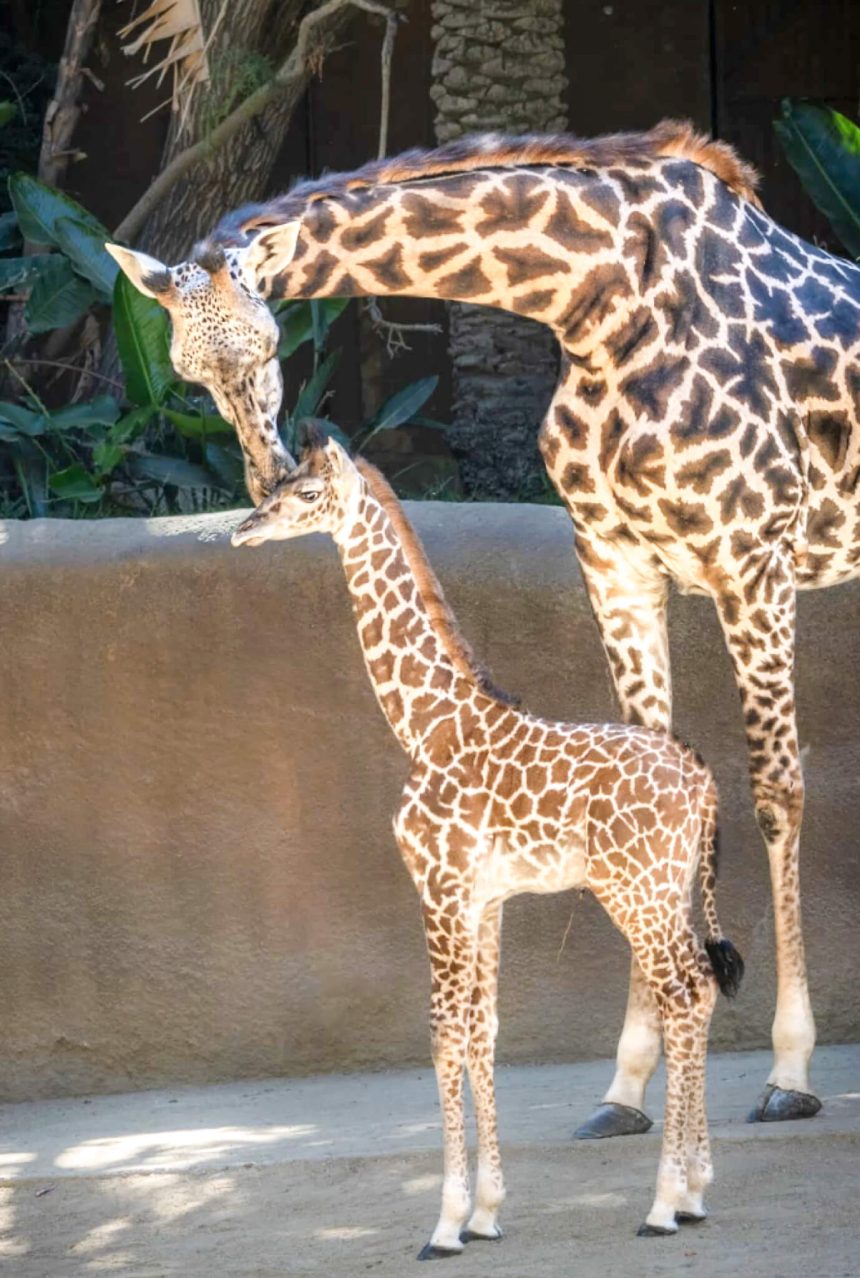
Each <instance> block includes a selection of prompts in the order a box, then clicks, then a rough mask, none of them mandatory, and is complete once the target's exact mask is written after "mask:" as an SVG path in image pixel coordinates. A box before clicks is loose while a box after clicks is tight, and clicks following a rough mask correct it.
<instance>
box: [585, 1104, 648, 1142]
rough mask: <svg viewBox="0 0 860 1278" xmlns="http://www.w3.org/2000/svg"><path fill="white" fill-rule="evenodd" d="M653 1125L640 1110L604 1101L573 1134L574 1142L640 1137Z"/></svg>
mask: <svg viewBox="0 0 860 1278" xmlns="http://www.w3.org/2000/svg"><path fill="white" fill-rule="evenodd" d="M653 1126H654V1124H653V1122H652V1120H651V1119H650V1118H649V1117H648V1115H647V1114H643V1113H642V1110H641V1109H634V1108H633V1106H632V1105H616V1103H615V1102H614V1101H604V1102H603V1104H602V1105H598V1106H597V1109H596V1110H595V1111H594V1113H593V1114H592V1115H591V1118H589V1119H586V1121H585V1122H584V1123H583V1124H582V1126H581V1127H577V1129H576V1131H575V1132H574V1133H573V1139H574V1140H604V1139H605V1138H606V1137H607V1136H640V1135H641V1134H642V1133H643V1132H647V1131H648V1130H649V1129H650V1128H651V1127H653Z"/></svg>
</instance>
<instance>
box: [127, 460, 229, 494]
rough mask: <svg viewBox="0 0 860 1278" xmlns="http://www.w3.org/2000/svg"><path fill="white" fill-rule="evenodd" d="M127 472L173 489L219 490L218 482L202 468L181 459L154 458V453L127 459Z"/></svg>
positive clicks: (219, 484) (220, 485)
mask: <svg viewBox="0 0 860 1278" xmlns="http://www.w3.org/2000/svg"><path fill="white" fill-rule="evenodd" d="M128 468H129V470H130V471H131V472H132V473H133V474H135V475H138V476H141V477H143V478H144V479H157V480H158V482H159V483H161V484H172V485H173V487H174V488H221V487H222V484H221V482H220V480H218V479H217V477H215V476H214V475H211V474H210V473H209V471H208V470H205V469H204V467H203V466H197V465H195V464H194V463H193V462H189V461H185V459H184V458H183V457H164V456H161V455H159V456H156V455H155V454H154V453H135V454H134V455H133V456H131V457H129V459H128Z"/></svg>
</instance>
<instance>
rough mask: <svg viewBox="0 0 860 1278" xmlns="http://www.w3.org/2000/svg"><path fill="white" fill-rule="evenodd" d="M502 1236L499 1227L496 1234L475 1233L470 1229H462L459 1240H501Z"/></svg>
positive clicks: (467, 1241) (468, 1241)
mask: <svg viewBox="0 0 860 1278" xmlns="http://www.w3.org/2000/svg"><path fill="white" fill-rule="evenodd" d="M504 1236H505V1235H504V1234H503V1233H502V1231H501V1229H500V1230H499V1232H498V1233H497V1234H476V1233H475V1232H474V1230H472V1229H464V1230H463V1232H462V1234H461V1235H460V1242H461V1243H470V1242H501V1241H502V1239H503V1238H504Z"/></svg>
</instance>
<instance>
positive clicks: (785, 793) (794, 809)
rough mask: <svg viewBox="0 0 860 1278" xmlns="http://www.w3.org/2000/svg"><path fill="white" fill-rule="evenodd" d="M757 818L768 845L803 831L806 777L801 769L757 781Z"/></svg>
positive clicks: (755, 788) (755, 789)
mask: <svg viewBox="0 0 860 1278" xmlns="http://www.w3.org/2000/svg"><path fill="white" fill-rule="evenodd" d="M753 788H754V792H755V819H756V823H757V824H758V827H759V829H760V830H761V832H762V835H763V836H764V838H765V840H766V842H768V843H773V842H775V841H776V840H777V839H780V838H784V837H785V836H786V835H790V834H793V833H796V832H797V831H798V830H799V829H800V823H801V820H802V818H803V774H802V773H801V771H800V768H797V769H796V770H794V769H792V770H790V771H789V770H786V771H785V772H783V773H782V774H781V775H779V776H771V777H768V778H767V779H766V780H761V779H757V780H756V781H755V782H754V784H753Z"/></svg>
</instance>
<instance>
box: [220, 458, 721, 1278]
mask: <svg viewBox="0 0 860 1278" xmlns="http://www.w3.org/2000/svg"><path fill="white" fill-rule="evenodd" d="M311 532H327V533H329V534H330V535H331V536H332V538H333V539H334V542H335V544H336V546H337V548H338V552H339V554H340V559H341V564H342V566H343V570H344V574H345V576H346V581H347V586H348V589H349V593H350V596H351V600H352V607H353V614H354V616H355V619H356V625H357V629H358V638H359V642H360V644H361V647H362V652H363V655H364V660H365V665H366V667H367V672H368V675H369V677H370V680H371V683H372V684H373V687H374V691H375V692H376V695H377V699H378V701H379V704H380V706H381V707H382V709H383V711H384V713H385V715H386V718H387V719H388V722H389V724H390V726H391V728H392V730H393V732H394V734H395V736H396V737H397V739H398V741H399V742H400V744H401V746H402V747H403V749H404V750H405V752H406V754H407V755H408V757H409V761H410V771H409V777H408V780H407V782H406V786H405V788H404V791H403V797H402V801H401V804H400V807H399V809H398V812H397V814H396V816H395V818H394V833H395V837H396V839H397V843H398V847H399V849H400V853H401V855H402V857H403V861H404V863H405V865H406V867H407V869H408V870H409V873H410V874H411V876H412V879H413V882H414V883H415V887H416V889H417V891H418V894H419V897H420V900H421V912H422V917H423V920H424V929H425V935H426V939H427V948H428V952H429V955H430V964H431V973H432V982H431V1015H430V1020H431V1029H432V1042H433V1060H434V1065H435V1067H436V1075H437V1081H438V1085H439V1095H440V1100H441V1106H442V1122H443V1132H444V1152H445V1160H444V1166H445V1173H444V1182H443V1188H442V1211H441V1214H440V1217H439V1221H438V1223H437V1225H436V1228H435V1230H434V1231H433V1235H432V1237H431V1239H430V1242H429V1243H428V1244H427V1246H426V1247H425V1248H424V1249H423V1250H422V1252H421V1254H420V1257H419V1259H422V1260H429V1259H436V1258H437V1257H442V1256H450V1255H452V1254H455V1253H457V1252H460V1251H462V1249H463V1243H464V1242H466V1241H469V1240H471V1239H476V1238H498V1237H500V1231H499V1226H498V1221H497V1219H496V1217H497V1214H498V1210H499V1207H500V1205H501V1202H502V1199H503V1197H504V1184H503V1180H502V1168H501V1158H500V1155H499V1146H498V1138H497V1134H496V1110H495V1099H494V1091H493V1057H494V1049H495V1038H496V1029H497V1025H498V1017H497V1009H496V986H497V978H498V966H499V948H500V929H501V917H502V906H503V904H504V902H505V901H506V900H508V899H509V898H510V897H512V896H516V895H517V894H519V893H521V892H560V891H564V890H565V889H567V888H572V887H577V888H580V889H587V890H589V891H590V892H591V893H592V894H593V895H594V896H595V897H596V898H597V900H598V901H600V903H601V904H602V905H603V907H604V908H605V909H606V911H607V913H608V914H609V916H610V918H611V919H612V921H613V923H615V925H616V927H618V928H619V929H620V930H621V932H622V933H623V934H624V935H625V936H626V938H627V940H628V941H629V943H630V946H631V948H632V951H633V956H634V962H635V963H636V964H637V966H638V968H639V970H640V971H641V973H642V977H643V980H645V981H646V982H647V984H648V988H649V989H650V990H651V992H652V994H653V997H654V999H655V1004H656V1006H657V1008H658V1011H659V1015H660V1018H661V1020H662V1024H663V1030H664V1035H665V1042H666V1069H667V1099H666V1116H665V1131H664V1139H663V1148H662V1153H661V1157H660V1165H659V1171H658V1176H657V1193H656V1197H655V1200H654V1204H653V1206H652V1208H651V1211H650V1212H649V1214H648V1217H647V1220H646V1222H645V1224H644V1225H643V1226H642V1227H641V1229H640V1233H643V1234H666V1233H674V1232H676V1230H677V1228H678V1224H679V1222H683V1221H685V1220H691V1219H692V1220H701V1219H702V1217H703V1216H704V1214H705V1209H704V1204H703V1194H704V1191H705V1189H706V1187H707V1185H708V1184H709V1183H710V1181H711V1177H712V1171H711V1157H710V1150H709V1145H708V1131H707V1120H706V1116H705V1096H704V1081H705V1052H706V1046H707V1032H708V1025H709V1022H710V1019H711V1012H712V1011H713V1005H714V1000H715V998H716V990H717V985H718V984H719V987H720V988H721V989H722V991H723V993H725V994H728V995H731V994H733V993H734V992H735V990H736V989H737V986H738V983H739V982H740V979H741V976H742V974H743V962H742V960H741V959H740V956H739V955H738V953H737V951H736V950H735V949H734V947H733V946H732V945H731V943H730V942H729V941H727V940H725V939H724V938H723V935H722V932H721V930H720V924H719V920H718V918H717V912H716V902H715V897H714V888H715V857H716V815H717V811H716V804H717V801H716V789H715V786H714V782H713V779H712V777H711V775H710V773H709V772H708V769H707V768H706V767H705V765H704V764H703V763H702V761H701V760H700V759H699V758H698V757H697V756H696V755H695V754H694V753H693V751H691V750H689V749H688V748H687V747H685V746H683V745H681V744H680V743H679V742H677V741H675V740H674V739H673V738H672V737H670V736H669V735H667V734H666V733H663V732H655V731H652V730H651V729H649V728H642V727H623V726H621V725H617V724H610V725H606V724H571V723H557V722H553V721H550V720H546V719H539V718H537V717H535V716H534V715H529V714H526V713H525V712H524V711H522V710H519V709H517V708H515V707H513V706H510V705H506V704H504V703H503V702H502V701H500V700H499V699H497V698H495V697H489V696H486V695H484V689H483V686H482V682H481V680H480V679H478V678H476V675H475V666H474V658H473V657H472V654H471V652H470V650H469V648H468V647H467V645H466V643H465V640H464V639H462V637H461V636H460V634H459V631H458V630H457V624H456V621H455V620H454V617H453V615H452V613H451V611H450V609H449V608H448V606H447V604H446V603H445V601H444V596H443V595H442V592H441V587H440V586H439V584H438V582H437V580H436V576H435V574H434V573H433V570H432V569H431V568H430V565H429V563H428V561H427V557H426V555H425V553H424V550H423V548H422V546H421V543H420V541H419V540H418V537H417V535H416V534H415V531H414V529H413V528H412V526H411V525H410V523H409V521H408V520H407V518H406V515H405V513H404V511H403V508H402V507H401V505H400V503H399V502H398V501H397V498H396V497H395V496H394V494H393V493H392V491H391V489H390V488H389V486H388V484H387V483H386V482H385V480H383V479H382V477H381V476H380V474H379V472H378V471H376V470H374V468H373V467H371V466H369V465H368V464H367V463H366V462H359V463H357V464H356V463H355V462H354V461H353V460H352V459H351V458H350V457H349V456H348V455H347V453H346V452H344V450H343V449H342V448H341V447H340V446H339V445H338V444H337V443H336V442H334V441H332V440H330V441H327V442H322V441H320V440H319V439H314V440H313V441H312V442H311V443H310V444H309V446H308V447H307V448H306V450H305V452H304V454H303V456H302V459H301V461H300V463H299V465H298V466H297V467H296V468H295V469H294V470H293V471H292V473H291V474H290V475H288V476H287V478H286V479H284V480H283V481H282V483H281V484H280V485H279V486H278V487H277V488H276V489H275V491H274V492H273V493H272V494H271V495H270V496H269V497H268V498H266V500H265V501H264V502H263V503H262V504H261V505H260V506H259V507H258V509H257V510H256V511H255V512H254V513H253V514H252V515H251V516H250V517H249V518H247V519H245V520H244V521H243V522H242V524H241V525H240V526H239V528H238V529H237V530H236V532H235V533H234V534H233V543H234V545H244V544H250V545H258V544H259V543H261V542H263V541H266V540H268V539H270V538H272V539H276V540H283V539H288V538H293V537H300V536H304V535H305V534H307V533H311ZM697 872H698V879H699V888H700V892H701V896H702V904H703V909H704V914H705V919H706V923H707V939H706V941H705V945H704V948H703V947H702V946H701V945H700V943H699V941H698V939H697V937H696V934H695V931H694V930H693V922H692V903H691V897H692V888H693V883H694V880H695V878H696V876H697ZM715 978H716V979H715ZM464 1066H466V1067H467V1068H468V1072H469V1079H470V1083H471V1089H472V1096H473V1099H474V1104H475V1115H476V1120H477V1128H478V1176H477V1186H476V1194H475V1202H474V1209H473V1210H471V1214H470V1209H471V1207H472V1204H471V1198H470V1187H469V1173H468V1162H467V1157H466V1142H465V1125H464V1116H463V1069H464ZM467 1222H468V1223H467Z"/></svg>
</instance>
